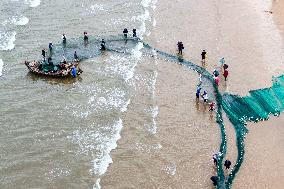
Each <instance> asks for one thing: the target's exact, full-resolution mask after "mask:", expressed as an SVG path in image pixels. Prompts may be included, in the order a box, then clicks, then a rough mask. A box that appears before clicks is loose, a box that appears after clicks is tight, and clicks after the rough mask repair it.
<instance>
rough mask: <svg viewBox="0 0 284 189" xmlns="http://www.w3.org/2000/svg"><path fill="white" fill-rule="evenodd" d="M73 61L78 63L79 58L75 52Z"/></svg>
mask: <svg viewBox="0 0 284 189" xmlns="http://www.w3.org/2000/svg"><path fill="white" fill-rule="evenodd" d="M74 60H75V61H79V57H78V55H77V52H76V51H75V52H74Z"/></svg>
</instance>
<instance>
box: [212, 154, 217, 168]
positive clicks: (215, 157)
mask: <svg viewBox="0 0 284 189" xmlns="http://www.w3.org/2000/svg"><path fill="white" fill-rule="evenodd" d="M212 159H213V161H214V165H215V166H217V162H218V154H217V153H216V154H213V157H212Z"/></svg>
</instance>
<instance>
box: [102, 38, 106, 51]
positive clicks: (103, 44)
mask: <svg viewBox="0 0 284 189" xmlns="http://www.w3.org/2000/svg"><path fill="white" fill-rule="evenodd" d="M105 44H106V42H105V40H104V39H102V42H101V50H102V51H105V50H106V46H105Z"/></svg>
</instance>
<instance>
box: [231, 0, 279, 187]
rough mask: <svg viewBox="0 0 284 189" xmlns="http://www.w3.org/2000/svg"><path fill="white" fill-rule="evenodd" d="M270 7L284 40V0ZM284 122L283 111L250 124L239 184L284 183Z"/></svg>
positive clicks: (277, 185) (255, 185)
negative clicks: (276, 115) (262, 120)
mask: <svg viewBox="0 0 284 189" xmlns="http://www.w3.org/2000/svg"><path fill="white" fill-rule="evenodd" d="M268 10H269V11H270V10H271V11H272V15H273V19H274V21H275V24H276V25H277V28H278V29H279V32H280V33H281V35H282V41H283V42H284V11H283V10H284V1H283V0H273V1H272V8H271V9H268ZM269 14H270V13H269ZM282 56H283V55H282ZM283 124H284V115H283V113H282V114H281V115H280V116H279V117H274V116H271V117H270V119H269V120H268V121H264V122H259V123H257V124H255V123H249V124H248V129H249V133H248V134H247V136H246V140H245V144H246V146H245V150H246V154H245V159H244V162H243V165H242V167H241V170H240V172H239V174H238V176H237V178H236V180H235V185H234V187H235V188H244V187H246V188H257V189H258V188H259V189H260V188H282V187H283V185H284V181H283V179H282V178H283V176H284V162H283V155H284V127H283ZM252 173H253V174H252Z"/></svg>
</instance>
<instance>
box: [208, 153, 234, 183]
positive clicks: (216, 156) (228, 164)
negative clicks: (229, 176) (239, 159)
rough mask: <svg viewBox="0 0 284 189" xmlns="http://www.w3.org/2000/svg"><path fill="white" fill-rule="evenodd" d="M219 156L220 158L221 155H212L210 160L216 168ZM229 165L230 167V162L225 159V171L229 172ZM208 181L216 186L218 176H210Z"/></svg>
mask: <svg viewBox="0 0 284 189" xmlns="http://www.w3.org/2000/svg"><path fill="white" fill-rule="evenodd" d="M220 156H221V153H216V154H213V157H212V159H213V161H214V165H215V166H216V167H217V166H218V160H219V157H220ZM231 165H232V163H231V161H230V160H228V159H226V160H225V162H224V166H225V169H226V170H229V169H230V167H231ZM210 179H211V180H212V182H213V185H214V186H217V185H218V181H219V177H218V176H212V177H211V178H210Z"/></svg>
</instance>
